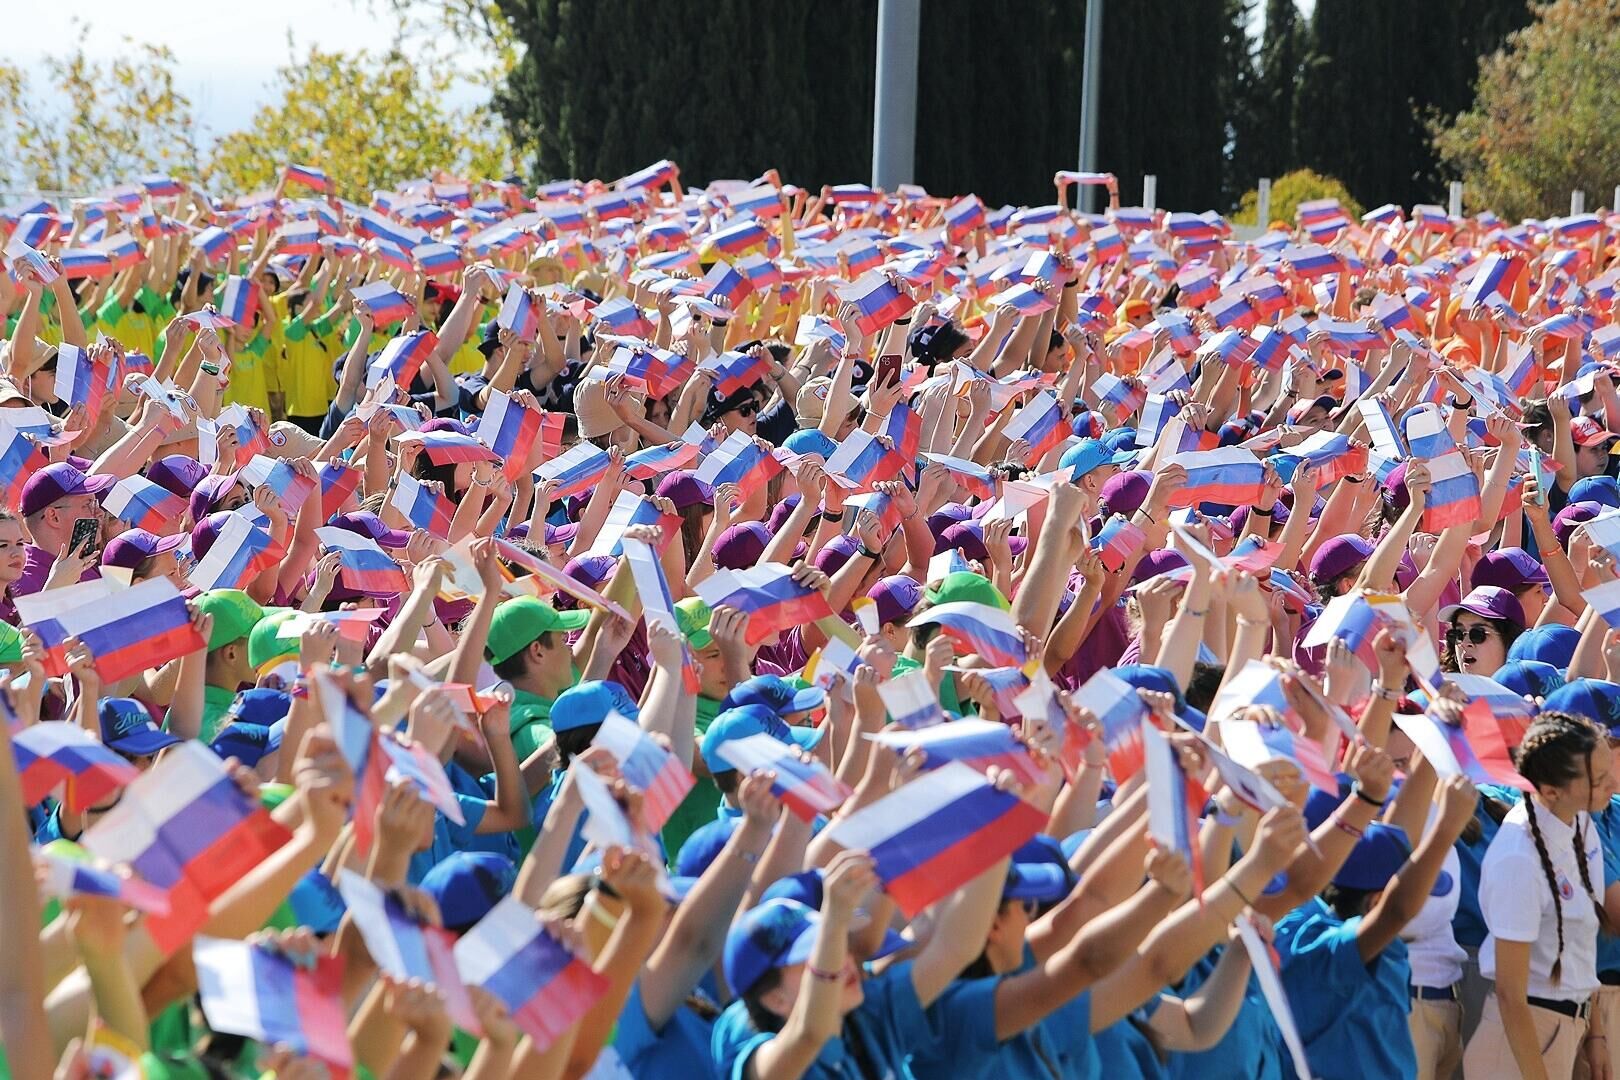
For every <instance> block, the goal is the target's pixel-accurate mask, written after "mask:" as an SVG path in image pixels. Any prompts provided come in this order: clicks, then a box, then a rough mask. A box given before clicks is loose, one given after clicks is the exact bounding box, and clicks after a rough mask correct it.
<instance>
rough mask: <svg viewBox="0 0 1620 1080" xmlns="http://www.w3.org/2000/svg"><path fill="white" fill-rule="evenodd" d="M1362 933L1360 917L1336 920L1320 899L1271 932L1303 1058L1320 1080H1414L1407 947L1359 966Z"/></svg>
mask: <svg viewBox="0 0 1620 1080" xmlns="http://www.w3.org/2000/svg"><path fill="white" fill-rule="evenodd" d="M1360 926H1361V916H1359V915H1358V916H1356V917H1355V918H1353V919H1346V920H1341V919H1340V918H1339V917H1338V915H1337V914H1335V913H1334V911H1333V909H1332V908H1330V907H1328V905H1327V904H1326V903H1325V902H1324V901H1323V900H1322V899H1321V898H1320V897H1316V898H1313V899H1312V900H1311V901H1310V902H1309V903H1306V904H1302V905H1301V906H1300V907H1298V908H1296V909H1295V910H1293V911H1291V912H1289V913H1288V914H1287V915H1285V916H1283V919H1282V921H1281V922H1279V923H1278V924H1277V937H1276V947H1277V952H1278V954H1279V955H1280V956H1281V957H1282V984H1283V989H1284V990H1285V991H1287V993H1288V1003H1289V1004H1290V1005H1292V1006H1293V1010H1294V1024H1295V1026H1296V1027H1298V1028H1299V1037H1300V1041H1301V1042H1303V1043H1304V1044H1305V1057H1306V1059H1307V1060H1308V1061H1309V1062H1310V1064H1311V1071H1312V1072H1313V1073H1315V1074H1316V1076H1317V1077H1319V1078H1320V1080H1340V1078H1341V1077H1342V1078H1343V1080H1366V1078H1367V1077H1372V1076H1389V1077H1398V1076H1415V1075H1417V1052H1416V1051H1415V1050H1414V1049H1413V1048H1412V1032H1411V1029H1410V1027H1408V1025H1407V1017H1408V1014H1409V1013H1410V1011H1411V1004H1410V1002H1409V1000H1408V997H1407V986H1408V984H1409V983H1410V982H1411V980H1412V966H1411V964H1409V963H1407V959H1406V943H1405V942H1404V941H1401V940H1400V939H1399V938H1397V939H1395V940H1394V941H1392V942H1390V943H1389V944H1388V945H1386V946H1385V947H1384V950H1383V951H1382V952H1381V953H1379V954H1378V955H1377V956H1376V957H1374V958H1373V960H1372V962H1371V963H1367V964H1364V963H1362V962H1361V953H1360V951H1359V950H1358V949H1357V948H1356V930H1357V929H1358V928H1359V927H1360ZM1283 1070H1284V1075H1285V1076H1292V1075H1293V1073H1294V1067H1293V1062H1292V1061H1290V1060H1285V1061H1284V1063H1283Z"/></svg>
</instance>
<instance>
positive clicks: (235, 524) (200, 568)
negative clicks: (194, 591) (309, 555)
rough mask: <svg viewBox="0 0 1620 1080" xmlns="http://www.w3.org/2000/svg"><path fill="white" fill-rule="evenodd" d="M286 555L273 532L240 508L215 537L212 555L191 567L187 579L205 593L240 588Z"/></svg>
mask: <svg viewBox="0 0 1620 1080" xmlns="http://www.w3.org/2000/svg"><path fill="white" fill-rule="evenodd" d="M285 554H286V551H285V550H284V549H283V548H282V547H281V545H279V544H277V543H276V542H275V539H274V538H273V537H272V536H271V535H270V533H269V532H267V531H266V530H264V529H263V528H261V527H260V526H258V525H255V524H254V523H253V522H252V521H251V520H249V519H248V517H247V516H246V515H244V514H242V513H241V512H240V511H237V512H233V513H232V514H231V517H230V520H229V521H227V522H226V523H225V527H224V528H222V529H220V530H219V535H218V536H216V537H214V544H213V546H212V547H210V548H209V549H208V554H206V555H204V556H203V557H202V560H201V561H200V562H198V563H197V565H196V566H194V567H192V568H191V573H190V574H188V575H186V580H187V581H189V582H191V584H192V585H194V586H196V587H197V588H198V589H201V590H202V591H203V592H207V591H208V590H210V589H240V588H242V587H243V586H244V585H246V584H247V583H248V582H250V581H252V580H253V579H254V578H256V577H258V576H259V575H260V574H262V573H264V571H266V570H268V569H270V567H272V566H274V565H275V564H276V563H278V562H280V561H281V558H282V556H283V555H285Z"/></svg>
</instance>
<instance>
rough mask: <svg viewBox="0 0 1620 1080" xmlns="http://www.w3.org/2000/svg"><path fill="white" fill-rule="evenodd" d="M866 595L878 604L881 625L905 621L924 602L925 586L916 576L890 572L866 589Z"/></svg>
mask: <svg viewBox="0 0 1620 1080" xmlns="http://www.w3.org/2000/svg"><path fill="white" fill-rule="evenodd" d="M866 597H867V599H869V600H871V601H872V602H873V603H874V604H876V605H877V617H878V623H879V624H880V625H883V624H887V623H897V622H904V621H905V620H907V619H909V618H910V617H911V613H912V612H913V611H916V610H917V607H918V605H919V604H921V603H922V602H923V587H922V583H921V582H920V581H918V580H917V579H916V578H911V577H907V576H906V575H905V574H890V575H889V576H888V577H885V578H879V579H878V582H877V584H876V585H873V586H872V587H871V588H870V589H868V590H867V591H866Z"/></svg>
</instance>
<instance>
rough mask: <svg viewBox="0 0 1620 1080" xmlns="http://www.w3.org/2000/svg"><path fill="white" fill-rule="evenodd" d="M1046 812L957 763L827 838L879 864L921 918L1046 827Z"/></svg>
mask: <svg viewBox="0 0 1620 1080" xmlns="http://www.w3.org/2000/svg"><path fill="white" fill-rule="evenodd" d="M1045 823H1046V815H1045V814H1044V813H1043V812H1042V811H1040V810H1039V809H1037V808H1036V807H1034V806H1032V805H1030V804H1029V803H1026V802H1024V801H1023V800H1022V799H1020V798H1019V797H1018V796H1016V795H1012V794H1009V793H1007V792H1003V791H998V790H997V789H996V788H995V786H994V785H992V784H991V783H990V782H989V780H988V779H986V777H985V776H984V774H983V773H980V772H977V771H975V770H974V769H973V768H972V767H971V766H969V765H964V764H963V763H961V762H959V761H953V762H950V763H949V764H946V765H944V766H942V767H940V768H938V769H936V770H934V771H933V772H930V773H927V774H926V775H924V776H922V777H920V778H918V779H916V780H913V781H912V782H911V783H909V784H906V785H905V786H903V787H901V788H899V789H897V790H895V791H893V792H891V793H890V794H888V795H886V796H885V797H883V798H882V799H879V800H878V801H877V802H875V803H872V804H871V805H870V806H867V807H864V808H863V809H861V810H859V811H857V812H855V813H854V814H851V815H850V816H849V817H847V818H844V819H843V820H842V821H840V822H838V823H837V824H835V825H834V826H833V827H832V828H831V829H829V830H828V831H827V833H826V838H827V839H829V840H831V841H832V842H834V843H836V844H838V845H839V846H840V847H842V848H845V849H846V850H850V851H865V852H868V853H869V854H871V856H872V857H873V859H874V860H875V861H876V863H877V876H878V878H879V880H881V881H882V882H883V884H884V891H885V892H887V893H888V894H889V896H890V897H891V898H892V899H893V900H894V902H895V904H896V905H897V906H898V907H899V908H900V910H901V911H903V912H904V913H905V914H906V917H907V918H916V917H917V915H918V914H919V913H920V912H922V910H923V909H924V908H926V907H928V906H929V905H930V904H932V903H934V901H936V900H939V899H940V898H941V897H944V896H948V895H950V894H951V893H953V892H955V891H957V890H958V889H960V888H962V886H964V885H966V884H967V883H968V882H969V881H972V880H973V879H974V878H975V877H977V876H978V875H979V874H981V873H983V872H984V871H985V870H986V869H988V868H989V867H991V866H993V865H995V864H996V863H997V862H998V861H1000V860H1001V859H1003V858H1005V857H1006V856H1007V855H1009V854H1011V853H1012V852H1013V851H1014V850H1015V849H1016V848H1018V847H1019V846H1020V845H1022V844H1024V843H1025V842H1027V841H1028V840H1029V839H1030V837H1032V836H1034V835H1035V834H1036V833H1037V832H1039V831H1040V830H1041V827H1042V826H1043V825H1044V824H1045Z"/></svg>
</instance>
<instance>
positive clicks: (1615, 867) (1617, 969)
mask: <svg viewBox="0 0 1620 1080" xmlns="http://www.w3.org/2000/svg"><path fill="white" fill-rule="evenodd" d="M1592 824H1593V825H1595V826H1596V827H1597V834H1598V842H1599V843H1600V844H1601V845H1602V846H1603V887H1602V888H1601V889H1599V890H1598V899H1599V900H1602V899H1603V894H1604V893H1605V892H1607V891H1608V889H1609V886H1610V885H1613V884H1614V883H1615V882H1617V881H1620V795H1615V796H1611V797H1610V799H1609V805H1608V806H1605V807H1604V808H1603V810H1602V812H1601V813H1596V814H1593V815H1592ZM1597 969H1598V974H1599V975H1603V974H1605V973H1607V974H1612V975H1620V937H1615V936H1614V935H1613V934H1606V933H1604V932H1603V931H1602V930H1599V931H1598V942H1597Z"/></svg>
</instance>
